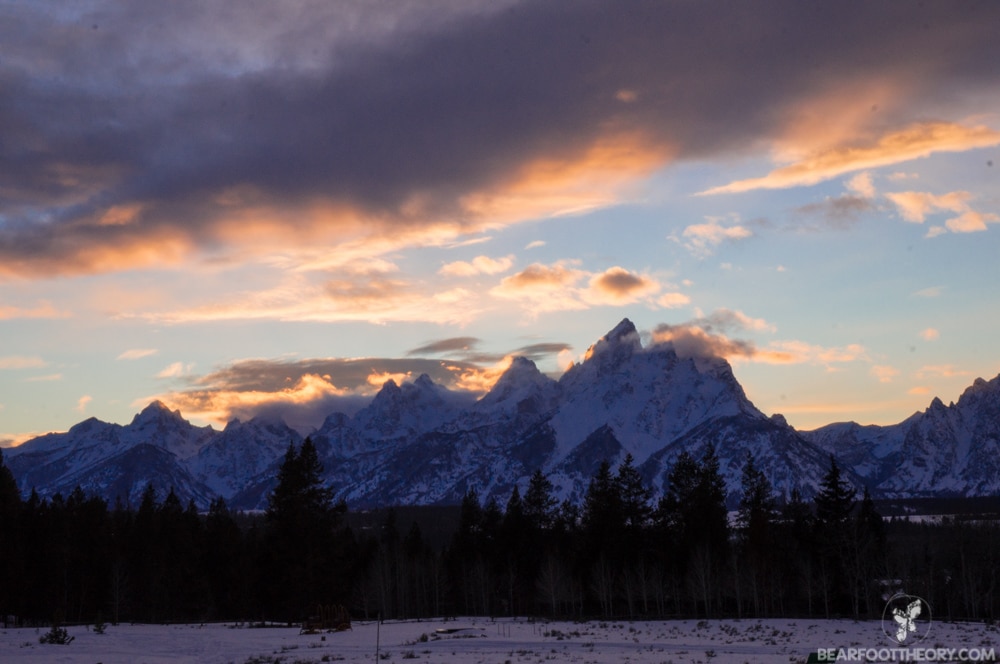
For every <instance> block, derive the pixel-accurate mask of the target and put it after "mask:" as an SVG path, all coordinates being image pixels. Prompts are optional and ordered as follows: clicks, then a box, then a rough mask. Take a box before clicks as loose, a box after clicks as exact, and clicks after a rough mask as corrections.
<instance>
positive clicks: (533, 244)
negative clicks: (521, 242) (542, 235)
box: [524, 240, 545, 249]
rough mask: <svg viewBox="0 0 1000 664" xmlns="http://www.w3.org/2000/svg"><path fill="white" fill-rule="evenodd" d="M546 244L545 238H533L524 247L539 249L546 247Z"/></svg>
mask: <svg viewBox="0 0 1000 664" xmlns="http://www.w3.org/2000/svg"><path fill="white" fill-rule="evenodd" d="M544 246H545V241H544V240H532V241H531V242H529V243H528V244H526V245H525V247H524V248H525V249H538V248H539V247H544Z"/></svg>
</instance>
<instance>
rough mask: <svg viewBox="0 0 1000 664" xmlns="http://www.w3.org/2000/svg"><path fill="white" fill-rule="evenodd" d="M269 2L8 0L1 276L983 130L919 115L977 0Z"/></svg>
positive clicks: (800, 178)
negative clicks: (58, 1)
mask: <svg viewBox="0 0 1000 664" xmlns="http://www.w3.org/2000/svg"><path fill="white" fill-rule="evenodd" d="M282 9H283V10H282V11H280V12H278V11H275V8H274V5H273V3H270V2H264V1H263V0H247V1H246V2H241V3H239V5H205V4H204V3H197V2H188V1H180V2H171V3H157V4H154V5H143V6H142V7H141V8H140V7H139V6H137V5H132V4H130V3H120V2H101V1H99V0H98V1H95V2H92V3H89V4H85V5H76V4H74V5H72V7H62V6H53V5H50V4H47V3H42V4H39V3H36V2H28V1H23V2H16V1H15V2H7V3H4V5H3V8H2V9H0V12H2V19H3V20H0V40H2V42H3V44H4V58H3V59H2V61H0V124H2V126H3V127H4V140H3V142H2V143H0V165H2V166H3V167H2V168H0V192H2V195H0V275H6V276H8V277H10V276H14V275H19V276H27V277H51V276H53V275H67V274H81V273H99V272H112V271H119V270H125V269H131V268H136V267H144V266H150V265H170V264H177V263H180V262H185V261H192V260H205V259H212V258H218V257H220V256H225V255H226V254H227V253H228V252H230V251H240V252H246V253H249V254H269V253H273V252H274V251H276V250H279V249H283V250H301V251H306V250H312V249H314V248H315V247H317V246H322V247H326V248H337V247H349V246H350V247H369V246H378V247H380V250H382V251H385V250H391V249H392V248H393V247H400V246H404V245H415V244H435V243H441V242H444V241H447V240H449V239H454V238H456V237H457V236H460V235H462V234H465V233H470V232H475V231H482V230H485V229H488V228H491V227H496V226H497V225H502V224H508V223H513V222H516V221H522V220H525V219H536V218H540V217H546V216H553V215H562V214H572V213H575V212H578V211H580V210H586V209H591V208H593V207H595V206H602V205H609V204H613V203H614V202H615V201H616V200H618V198H619V195H620V192H621V191H622V187H624V186H627V184H628V183H629V182H630V181H631V180H633V179H634V178H637V177H642V176H644V175H646V174H648V173H651V172H652V171H654V170H656V169H658V168H661V167H662V166H664V165H665V164H668V163H670V162H672V161H677V160H705V159H715V158H721V157H728V156H734V155H743V154H748V153H750V152H753V151H759V150H760V149H762V148H763V149H769V148H770V149H774V150H776V151H778V152H780V154H778V155H777V156H778V157H779V158H780V161H781V162H782V163H785V164H786V165H784V166H781V167H779V168H777V169H775V170H774V171H772V172H771V173H769V174H767V175H765V176H763V177H759V178H749V179H744V180H739V181H735V182H732V183H729V184H726V185H720V186H719V187H718V188H716V189H714V190H712V191H713V192H715V193H721V192H735V191H746V190H749V189H753V188H760V187H785V186H793V185H802V184H810V183H814V182H817V181H820V180H822V179H825V178H830V177H835V176H837V175H839V174H843V173H847V172H849V171H851V170H854V169H864V168H871V167H874V166H878V165H884V164H889V163H896V162H898V161H902V160H907V159H913V158H917V157H920V156H924V155H927V154H930V153H932V152H935V151H943V150H964V149H969V148H973V147H977V146H978V147H981V146H985V145H996V144H997V143H998V142H1000V133H998V132H996V131H995V130H993V129H990V128H989V127H986V126H983V125H981V124H976V123H971V122H966V121H964V119H963V118H962V117H942V118H940V119H932V120H928V119H927V118H926V117H923V116H921V117H915V116H914V115H913V114H914V113H915V112H916V111H915V110H914V109H917V108H920V109H921V112H922V113H927V112H928V110H929V111H931V112H934V111H935V110H940V111H941V112H942V113H943V112H944V111H943V108H942V106H941V103H939V100H941V99H949V100H951V101H952V103H953V104H954V105H955V108H958V109H959V110H958V112H959V113H960V112H961V105H962V100H963V99H966V98H968V95H967V94H966V93H967V92H968V91H970V90H974V89H978V90H990V89H995V88H996V80H997V74H996V69H995V64H994V63H996V62H997V61H1000V43H998V40H997V39H996V35H995V32H994V30H993V29H992V26H995V25H996V24H997V23H998V22H1000V6H998V5H996V4H995V3H960V6H959V7H956V6H955V4H953V3H948V4H938V3H926V4H925V5H919V6H918V5H914V4H913V3H909V2H887V3H867V2H846V3H829V4H826V3H824V4H814V3H807V4H798V3H796V4H789V3H787V2H762V3H753V4H752V5H749V4H746V3H740V2H725V3H721V4H719V3H713V5H712V6H708V5H703V4H701V3H693V2H691V3H688V2H673V3H660V2H649V3H646V2H640V3H631V4H630V5H629V6H628V8H627V9H623V8H620V7H611V6H609V5H607V4H604V3H594V2H545V3H528V2H525V3H518V2H507V3H492V2H490V3H487V2H481V3H456V2H437V3H434V4H433V6H432V7H430V8H428V7H427V4H426V3H423V2H400V3H390V4H386V5H382V4H379V3H363V2H346V3H335V4H329V3H322V2H313V1H309V0H299V1H298V2H291V3H286V4H284V5H283V6H282ZM720 17H725V20H720ZM926 25H934V26H935V29H934V30H932V31H928V30H925V29H924V26H926ZM706 35H710V36H711V37H710V38H706V37H705V36H706ZM845 43H849V44H851V49H849V50H845V49H844V48H843V44H845ZM970 103H971V102H970ZM873 107H875V108H877V111H878V112H872V108H873ZM950 112H951V113H954V112H955V111H954V109H952V110H951V111H950ZM830 118H835V121H831V120H830ZM824 122H825V123H826V124H825V127H824V128H825V131H817V129H818V128H819V127H821V126H824V125H823V123H824ZM956 219H957V220H956V221H955V222H954V224H953V225H954V226H955V230H970V229H972V226H974V225H975V224H976V220H974V219H971V218H968V217H967V218H964V219H962V218H956ZM980 221H981V220H980ZM329 253H331V252H327V254H329ZM366 253H367V254H368V255H371V251H370V250H369V251H367V252H366ZM501 267H503V265H502V264H494V265H486V264H483V265H479V266H476V265H475V263H474V262H473V263H470V265H469V266H468V267H466V266H453V267H452V268H450V269H452V270H457V271H462V270H466V271H471V270H478V271H486V272H489V271H490V270H500V268H501ZM384 286H385V287H386V288H392V287H393V284H392V283H388V282H387V283H385V284H384ZM331 290H332V292H334V293H343V292H344V290H345V289H344V288H343V287H342V285H339V284H332V285H331ZM607 292H612V291H607ZM346 295H347V297H351V295H352V293H351V292H349V291H348V292H347V293H346ZM362 295H363V294H362Z"/></svg>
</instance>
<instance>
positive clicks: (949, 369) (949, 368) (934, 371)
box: [915, 364, 970, 380]
mask: <svg viewBox="0 0 1000 664" xmlns="http://www.w3.org/2000/svg"><path fill="white" fill-rule="evenodd" d="M915 375H916V377H917V378H918V379H920V380H923V379H924V378H955V377H958V376H968V375H970V372H968V371H965V370H962V369H957V368H955V365H954V364H928V365H925V366H922V367H920V370H919V371H917V372H916V374H915Z"/></svg>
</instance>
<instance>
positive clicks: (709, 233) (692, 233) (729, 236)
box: [681, 220, 753, 258]
mask: <svg viewBox="0 0 1000 664" xmlns="http://www.w3.org/2000/svg"><path fill="white" fill-rule="evenodd" d="M752 235H753V233H752V232H750V230H749V229H747V228H746V227H744V226H739V225H735V226H723V225H721V224H720V223H719V222H718V221H716V220H709V221H708V222H707V223H704V224H692V225H690V226H688V227H686V228H685V229H684V231H683V232H682V233H681V237H682V238H683V239H682V240H681V243H682V244H683V245H684V247H685V248H686V249H687V250H688V251H690V252H691V253H692V254H694V255H695V256H698V257H700V258H705V257H708V256H711V255H712V254H713V253H715V248H716V247H718V246H719V245H720V244H722V243H723V242H727V241H736V240H744V239H746V238H748V237H751V236H752Z"/></svg>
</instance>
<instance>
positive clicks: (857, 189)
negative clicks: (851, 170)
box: [845, 171, 875, 198]
mask: <svg viewBox="0 0 1000 664" xmlns="http://www.w3.org/2000/svg"><path fill="white" fill-rule="evenodd" d="M845 186H846V187H847V191H849V192H851V193H852V194H854V195H855V196H860V197H861V198H875V184H874V183H873V182H872V174H871V173H870V172H868V171H864V172H863V173H858V174H857V175H855V176H854V177H852V178H851V179H849V180H848V181H847V182H846V183H845Z"/></svg>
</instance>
